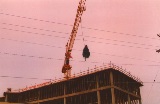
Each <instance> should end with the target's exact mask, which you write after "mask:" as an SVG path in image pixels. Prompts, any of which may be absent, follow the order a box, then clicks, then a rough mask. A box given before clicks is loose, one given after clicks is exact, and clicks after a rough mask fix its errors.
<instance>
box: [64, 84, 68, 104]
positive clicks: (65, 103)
mask: <svg viewBox="0 0 160 104" xmlns="http://www.w3.org/2000/svg"><path fill="white" fill-rule="evenodd" d="M64 95H66V84H65V83H64ZM64 104H67V101H66V97H64Z"/></svg>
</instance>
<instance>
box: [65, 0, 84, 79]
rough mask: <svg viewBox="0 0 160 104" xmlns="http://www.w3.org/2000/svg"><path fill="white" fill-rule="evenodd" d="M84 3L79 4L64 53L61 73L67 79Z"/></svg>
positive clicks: (69, 73) (81, 0)
mask: <svg viewBox="0 0 160 104" xmlns="http://www.w3.org/2000/svg"><path fill="white" fill-rule="evenodd" d="M85 2H86V0H80V2H79V5H78V9H77V14H76V18H75V21H74V25H73V28H72V32H71V35H70V38H69V40H68V42H67V45H66V53H65V60H64V65H63V68H62V73H64V74H65V77H66V78H67V79H68V78H69V77H70V76H71V65H70V64H69V61H70V58H71V51H72V48H73V44H74V41H75V38H76V34H77V31H78V27H79V24H80V22H81V17H82V14H83V12H84V11H85V10H86V8H85Z"/></svg>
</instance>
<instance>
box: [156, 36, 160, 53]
mask: <svg viewBox="0 0 160 104" xmlns="http://www.w3.org/2000/svg"><path fill="white" fill-rule="evenodd" d="M157 36H158V37H160V33H159V34H157ZM156 52H158V53H159V52H160V49H158V50H156Z"/></svg>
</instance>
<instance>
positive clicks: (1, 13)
mask: <svg viewBox="0 0 160 104" xmlns="http://www.w3.org/2000/svg"><path fill="white" fill-rule="evenodd" d="M0 15H6V16H11V17H17V18H22V19H28V20H33V21H39V22H46V23H53V24H58V25H65V26H73V25H70V24H66V23H60V22H54V21H48V20H42V19H36V18H30V17H25V16H19V15H14V14H9V13H3V12H0ZM82 28H84V29H88V30H95V31H102V32H108V33H113V34H121V35H127V36H132V37H139V38H146V39H156V38H153V37H147V36H142V35H133V34H126V33H122V32H113V31H108V30H104V29H98V28H91V27H84V26H83V27H82ZM156 40H157V39H156Z"/></svg>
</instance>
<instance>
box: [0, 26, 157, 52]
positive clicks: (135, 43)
mask: <svg viewBox="0 0 160 104" xmlns="http://www.w3.org/2000/svg"><path fill="white" fill-rule="evenodd" d="M2 24H7V23H2ZM8 25H11V26H18V27H23V28H30V29H36V30H37V29H38V30H43V31H47V32H54V33H62V34H69V33H63V32H58V31H53V30H46V29H42V28H40V29H39V28H35V27H26V26H22V25H14V24H8ZM3 29H6V30H11V31H18V32H24V33H29V34H38V35H45V36H53V37H57V38H66V37H64V36H63V37H60V36H54V35H47V34H41V33H33V32H29V31H21V30H15V29H10V28H3ZM79 36H83V35H79ZM84 37H89V38H93V39H94V40H95V39H96V40H97V39H99V40H106V41H108V40H109V41H114V42H121V43H127V44H134V45H141V46H148V47H159V46H153V45H151V44H150V45H146V44H140V43H137V42H127V41H122V40H121V41H119V40H116V39H114V40H112V39H106V38H98V37H95V36H89V35H85V36H84ZM76 40H80V39H76ZM90 42H96V41H90ZM97 43H104V42H97ZM105 44H108V43H105ZM123 46H124V45H123ZM129 47H132V46H129ZM137 48H143V47H137ZM144 49H150V48H144Z"/></svg>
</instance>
